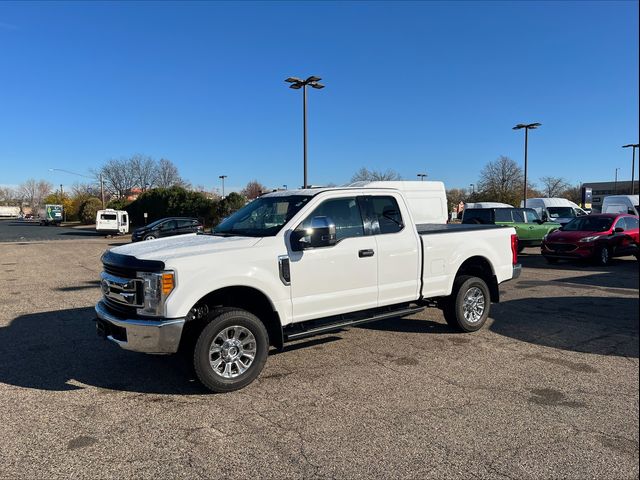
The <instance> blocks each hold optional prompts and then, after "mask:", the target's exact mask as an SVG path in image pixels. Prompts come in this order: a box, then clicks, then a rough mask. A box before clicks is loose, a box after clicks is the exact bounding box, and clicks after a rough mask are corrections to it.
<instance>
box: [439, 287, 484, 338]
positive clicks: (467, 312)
mask: <svg viewBox="0 0 640 480" xmlns="http://www.w3.org/2000/svg"><path fill="white" fill-rule="evenodd" d="M490 306H491V295H490V293H489V287H487V284H486V283H485V281H484V280H482V279H481V278H478V277H472V276H469V275H461V276H460V277H458V278H457V279H456V281H455V282H454V284H453V292H451V296H450V297H449V298H448V300H447V303H446V304H445V306H444V308H443V313H444V318H445V320H446V321H447V323H448V324H449V325H450V326H451V327H453V328H455V329H456V330H461V331H463V332H475V331H477V330H480V329H481V328H482V326H483V325H484V324H485V322H486V321H487V318H488V317H489V309H490Z"/></svg>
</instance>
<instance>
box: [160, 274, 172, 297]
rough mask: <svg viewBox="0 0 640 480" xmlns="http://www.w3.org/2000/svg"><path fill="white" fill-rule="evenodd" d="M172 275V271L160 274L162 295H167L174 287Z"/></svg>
mask: <svg viewBox="0 0 640 480" xmlns="http://www.w3.org/2000/svg"><path fill="white" fill-rule="evenodd" d="M174 284H175V282H174V277H173V273H163V274H162V293H163V294H164V295H169V294H170V293H171V291H172V290H173V287H174Z"/></svg>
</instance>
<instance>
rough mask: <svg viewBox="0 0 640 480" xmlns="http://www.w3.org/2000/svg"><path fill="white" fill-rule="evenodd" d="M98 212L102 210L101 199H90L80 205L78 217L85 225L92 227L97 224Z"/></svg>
mask: <svg viewBox="0 0 640 480" xmlns="http://www.w3.org/2000/svg"><path fill="white" fill-rule="evenodd" d="M98 210H102V201H101V200H100V199H99V198H96V197H90V198H88V199H87V200H85V201H84V202H82V204H81V205H80V208H79V209H78V217H79V218H80V221H81V222H82V223H84V224H85V225H91V224H93V223H95V222H96V214H97V213H98Z"/></svg>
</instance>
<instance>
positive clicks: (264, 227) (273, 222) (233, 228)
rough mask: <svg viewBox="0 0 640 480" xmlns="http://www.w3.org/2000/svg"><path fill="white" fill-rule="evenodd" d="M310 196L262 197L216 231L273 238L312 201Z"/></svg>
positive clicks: (225, 233)
mask: <svg viewBox="0 0 640 480" xmlns="http://www.w3.org/2000/svg"><path fill="white" fill-rule="evenodd" d="M311 198H313V197H311V196H309V195H291V196H282V197H281V196H276V197H261V198H257V199H255V200H254V201H253V202H251V203H249V204H247V205H245V206H244V207H243V208H241V209H240V210H238V211H237V212H236V213H234V214H233V215H231V216H230V217H229V218H227V219H225V220H223V221H222V222H221V223H220V225H218V226H217V227H216V228H215V229H214V230H213V234H214V235H216V234H218V235H243V236H247V237H272V236H274V235H275V234H276V233H278V232H279V231H280V229H281V228H282V227H283V226H284V225H285V223H287V222H288V221H289V220H291V218H292V217H293V216H294V215H295V214H296V213H298V212H299V211H300V209H301V208H302V207H303V206H304V205H306V204H307V202H308V201H309V200H311Z"/></svg>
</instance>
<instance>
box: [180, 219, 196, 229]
mask: <svg viewBox="0 0 640 480" xmlns="http://www.w3.org/2000/svg"><path fill="white" fill-rule="evenodd" d="M191 225H195V223H193V221H192V220H178V228H185V227H190V226H191Z"/></svg>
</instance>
